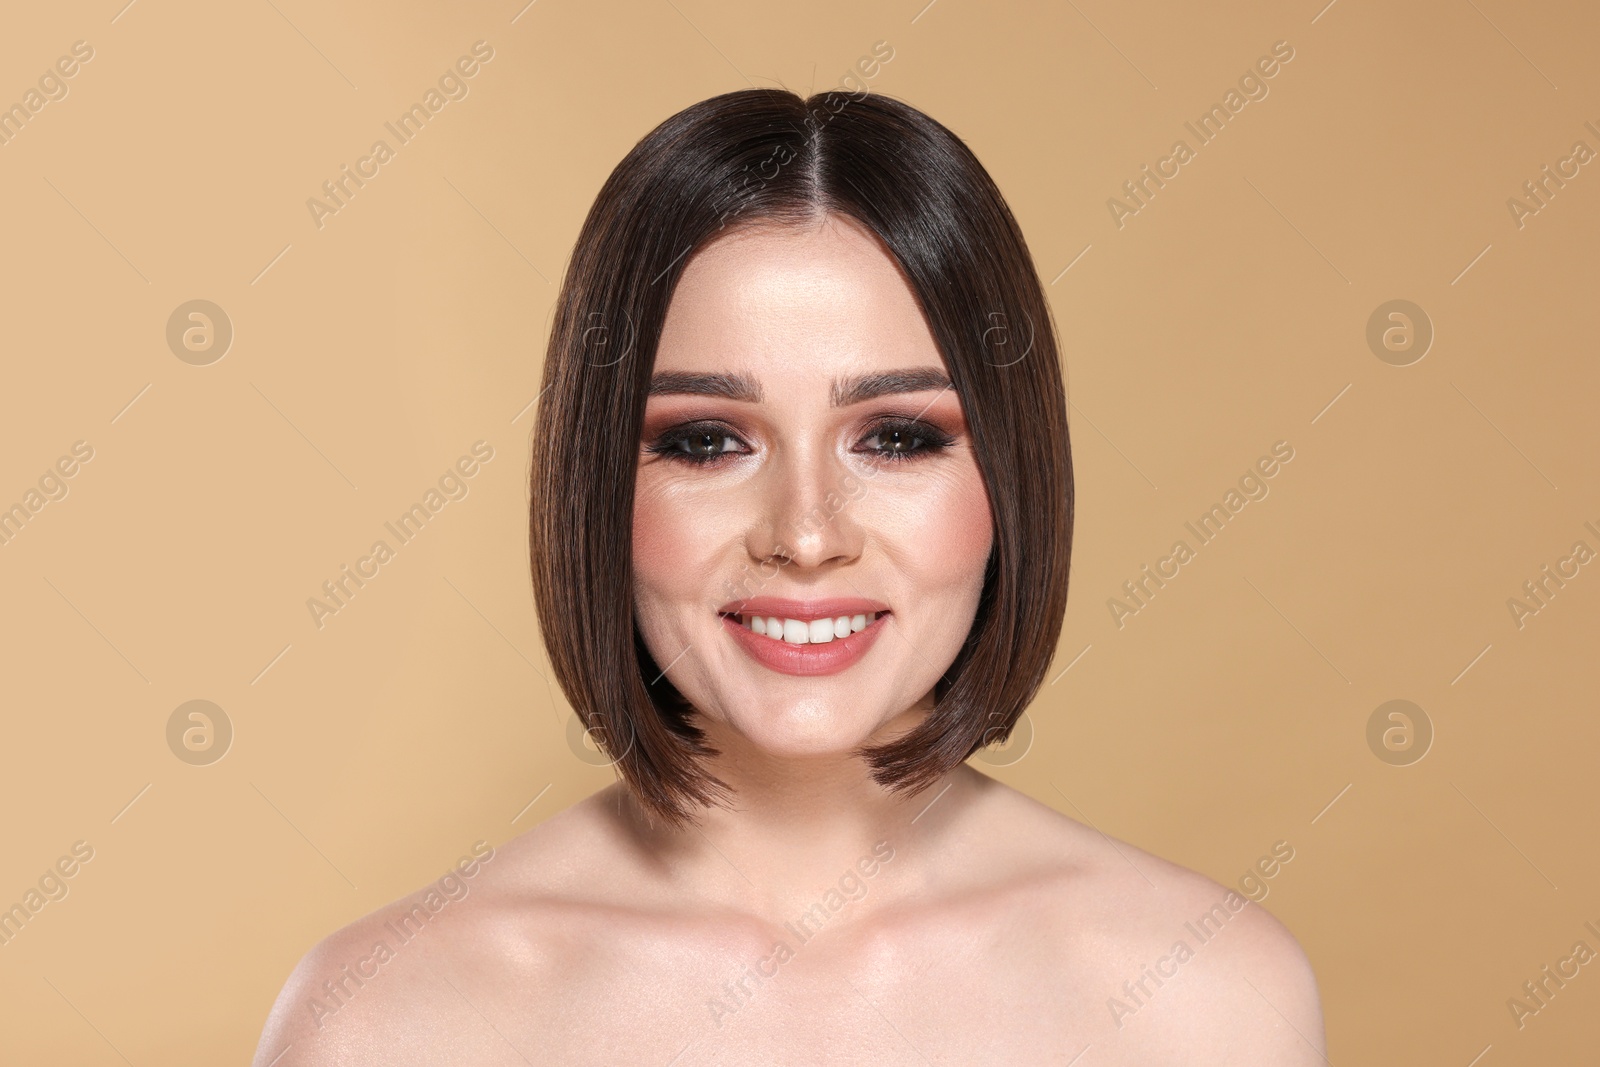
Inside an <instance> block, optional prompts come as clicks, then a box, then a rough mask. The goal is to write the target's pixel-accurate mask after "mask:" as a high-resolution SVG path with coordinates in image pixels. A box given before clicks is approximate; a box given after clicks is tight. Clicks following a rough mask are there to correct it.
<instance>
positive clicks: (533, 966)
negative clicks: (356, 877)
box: [253, 797, 604, 1067]
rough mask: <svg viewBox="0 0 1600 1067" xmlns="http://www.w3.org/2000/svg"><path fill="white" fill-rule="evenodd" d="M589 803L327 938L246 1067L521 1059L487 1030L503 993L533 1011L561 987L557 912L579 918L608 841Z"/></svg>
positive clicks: (465, 860) (467, 857)
mask: <svg viewBox="0 0 1600 1067" xmlns="http://www.w3.org/2000/svg"><path fill="white" fill-rule="evenodd" d="M596 803H597V798H596V797H591V798H589V799H588V800H585V801H582V802H580V803H579V804H577V805H574V806H573V807H572V808H569V809H567V810H566V811H564V812H562V813H560V814H558V815H556V816H554V817H552V818H551V819H549V820H547V821H546V822H544V823H542V824H540V825H538V826H536V827H534V828H533V829H531V830H529V831H527V832H526V833H523V834H522V835H520V836H518V837H516V838H514V839H512V840H511V841H508V842H506V843H505V844H503V845H501V846H498V847H495V846H491V845H489V844H488V843H487V842H485V841H479V842H476V843H475V844H474V845H473V846H472V848H471V850H470V851H469V852H467V853H465V854H463V855H462V856H461V857H460V858H459V859H458V860H457V861H456V862H455V863H454V864H452V865H451V866H450V867H448V868H447V869H446V870H445V871H443V872H442V873H441V874H440V876H439V877H438V878H437V879H435V880H434V881H433V882H431V883H429V884H427V885H425V886H422V887H421V888H419V889H417V890H415V891H414V892H411V893H408V894H406V895H405V896H403V897H400V898H399V899H397V900H394V901H392V902H390V903H388V904H386V905H384V906H383V907H380V908H378V909H377V910H375V911H373V912H372V913H371V914H369V915H365V916H362V917H361V918H359V919H357V920H355V921H354V922H352V923H350V924H349V925H347V926H345V927H343V928H341V929H339V930H337V931H335V932H334V933H332V934H329V935H328V936H327V937H325V938H324V939H323V940H322V941H321V942H319V943H318V944H317V945H316V946H315V947H313V948H312V949H311V950H310V951H309V952H307V953H306V954H305V956H304V957H303V958H302V959H301V960H300V962H299V963H298V964H297V965H296V967H295V968H294V970H293V972H292V973H291V974H290V975H289V978H288V980H287V981H286V982H285V983H284V986H283V989H282V991H281V992H280V993H279V994H278V998H277V1000H276V1002H275V1003H274V1004H273V1007H272V1011H271V1013H270V1015H269V1016H268V1018H267V1022H266V1026H265V1028H264V1030H263V1032H262V1035H261V1041H260V1043H259V1045H258V1046H257V1049H256V1055H255V1059H254V1061H253V1065H254V1067H268V1065H271V1067H334V1065H344V1064H369V1063H378V1062H381V1063H385V1064H396V1065H399V1064H410V1063H418V1064H422V1063H430V1062H438V1061H439V1056H440V1054H441V1042H444V1041H446V1040H448V1048H449V1050H450V1055H451V1056H453V1057H456V1058H459V1059H460V1060H461V1061H462V1062H479V1063H492V1062H499V1061H500V1060H501V1059H503V1058H505V1057H506V1056H507V1055H509V1054H511V1053H512V1052H513V1051H516V1050H515V1049H513V1048H509V1047H508V1046H507V1044H506V1041H507V1039H506V1037H505V1036H504V1034H502V1033H500V1032H499V1031H497V1030H496V1029H495V1027H494V1025H493V1022H492V1019H493V1018H494V1016H495V1013H496V1012H497V1011H500V1010H504V1007H505V1005H504V999H505V994H504V992H503V991H504V990H506V989H508V988H514V989H516V990H518V991H519V993H520V994H521V995H522V996H525V997H527V998H528V999H529V1000H531V1001H533V1002H535V1003H537V1002H538V1001H539V999H540V990H541V989H545V990H553V989H554V988H555V986H556V984H557V982H558V980H559V975H560V972H561V970H562V968H563V957H564V956H566V955H568V953H567V952H566V951H564V944H563V942H564V938H563V937H562V936H561V931H562V930H563V929H565V928H567V927H568V925H569V924H568V923H566V922H565V921H564V919H565V916H564V912H565V911H567V910H568V909H572V908H581V906H582V904H581V901H582V900H583V899H584V893H583V892H582V890H581V886H582V885H583V884H584V883H586V882H588V881H589V880H590V879H591V878H592V877H593V872H592V871H590V870H585V869H584V868H583V864H584V863H585V862H586V861H585V860H584V859H583V857H586V856H587V857H589V860H588V861H587V862H589V863H592V862H594V854H595V852H596V841H597V840H603V836H604V835H603V834H601V833H599V832H598V828H597V825H596V824H597V822H598V819H597V817H596V814H595V810H594V808H595V804H596ZM580 841H581V843H582V844H583V845H584V847H578V846H579V843H580ZM571 947H572V951H573V953H574V954H575V953H576V952H577V950H578V949H579V948H581V946H579V945H576V944H575V945H573V946H571ZM486 1022H487V1023H489V1025H484V1024H485V1023H486Z"/></svg>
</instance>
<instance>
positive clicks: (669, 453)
mask: <svg viewBox="0 0 1600 1067" xmlns="http://www.w3.org/2000/svg"><path fill="white" fill-rule="evenodd" d="M741 444H743V442H741V441H740V440H739V438H737V437H735V436H734V435H733V433H732V432H730V431H729V430H728V429H727V428H726V427H723V426H718V425H715V424H699V425H690V426H678V427H675V428H673V429H671V430H668V431H667V432H666V433H664V434H662V435H661V436H660V437H658V438H656V439H655V441H654V442H653V443H652V444H650V445H648V446H646V448H645V451H647V452H650V453H652V454H654V455H658V456H665V457H666V458H667V459H671V460H679V461H682V462H687V463H695V464H706V463H713V462H715V461H716V460H717V459H718V458H719V457H721V456H725V455H728V454H729V453H738V452H740V451H741V449H740V448H739V446H740V445H741Z"/></svg>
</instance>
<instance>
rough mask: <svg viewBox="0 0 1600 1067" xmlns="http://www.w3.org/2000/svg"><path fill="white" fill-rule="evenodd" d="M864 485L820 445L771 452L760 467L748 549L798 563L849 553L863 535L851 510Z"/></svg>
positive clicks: (813, 564)
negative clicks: (762, 468)
mask: <svg viewBox="0 0 1600 1067" xmlns="http://www.w3.org/2000/svg"><path fill="white" fill-rule="evenodd" d="M865 488H866V486H865V483H864V482H863V481H862V478H861V475H860V474H858V473H856V472H855V471H854V470H852V469H851V468H850V467H849V466H848V465H847V464H846V463H844V462H843V461H841V460H840V459H839V458H838V457H835V456H831V455H829V454H828V453H827V452H826V451H812V450H810V449H806V450H796V451H788V452H786V453H784V454H781V455H778V456H775V457H774V458H773V459H772V460H771V461H770V462H769V465H768V467H767V469H766V470H765V471H763V472H762V484H761V486H760V488H759V490H758V491H759V493H760V500H761V503H760V509H761V515H760V519H759V521H758V522H757V523H756V524H755V526H754V528H753V529H752V530H751V532H750V534H749V536H748V543H749V550H750V555H751V556H752V557H754V558H755V559H756V560H757V561H758V562H761V561H765V560H768V559H772V558H774V557H778V558H780V559H782V560H783V561H784V562H786V563H789V564H794V565H798V566H800V567H802V568H817V567H824V566H827V565H829V564H838V563H848V562H849V561H851V560H853V559H855V558H856V557H858V556H859V555H860V554H861V546H862V543H863V541H864V540H865V538H864V534H863V529H862V526H861V523H860V516H859V515H858V514H857V513H856V504H857V503H858V502H859V500H860V499H861V497H862V496H863V495H864V491H865Z"/></svg>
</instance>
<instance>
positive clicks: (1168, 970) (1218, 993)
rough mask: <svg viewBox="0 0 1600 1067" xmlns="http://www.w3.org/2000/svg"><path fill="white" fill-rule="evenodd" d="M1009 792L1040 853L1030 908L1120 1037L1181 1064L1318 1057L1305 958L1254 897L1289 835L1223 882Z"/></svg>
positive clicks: (1315, 1005) (1030, 883) (1262, 894)
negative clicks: (1236, 875)
mask: <svg viewBox="0 0 1600 1067" xmlns="http://www.w3.org/2000/svg"><path fill="white" fill-rule="evenodd" d="M1007 792H1008V793H1011V794H1013V795H1012V796H1010V797H1005V798H1003V800H1001V803H1003V804H1004V806H1005V808H1006V809H1007V812H1006V815H1007V824H1008V826H1011V827H1015V828H1017V829H1019V830H1020V831H1021V834H1022V835H1023V836H1022V837H1021V838H1019V840H1026V841H1028V842H1029V843H1030V848H1029V851H1030V852H1031V853H1032V854H1033V856H1035V857H1036V858H1037V863H1038V864H1039V867H1038V869H1037V871H1036V872H1035V873H1033V874H1032V875H1031V876H1030V877H1028V878H1026V879H1022V880H1020V881H1019V884H1021V885H1023V886H1025V888H1024V889H1023V890H1022V891H1023V892H1024V893H1025V894H1026V895H1025V901H1026V910H1027V911H1028V912H1030V913H1032V914H1034V915H1036V916H1039V917H1040V919H1039V921H1040V922H1041V923H1042V925H1043V928H1044V929H1046V930H1048V931H1050V933H1051V934H1052V935H1053V936H1050V937H1048V938H1046V939H1043V943H1045V944H1049V945H1052V946H1056V949H1055V950H1054V951H1058V952H1059V954H1060V956H1061V959H1060V960H1058V961H1056V962H1057V963H1059V965H1060V966H1061V967H1062V968H1063V969H1064V970H1067V971H1070V974H1071V975H1072V978H1071V982H1070V985H1071V989H1070V993H1071V995H1073V996H1074V998H1075V999H1079V1002H1081V1003H1088V1004H1090V1005H1092V1006H1093V1011H1092V1012H1091V1018H1095V1017H1098V1019H1099V1020H1100V1022H1102V1023H1104V1024H1105V1028H1106V1030H1107V1032H1108V1034H1110V1035H1114V1036H1113V1038H1112V1039H1113V1040H1114V1041H1116V1042H1118V1043H1124V1044H1126V1045H1127V1046H1128V1047H1129V1048H1130V1049H1133V1048H1137V1049H1138V1050H1139V1051H1140V1053H1141V1054H1146V1055H1148V1054H1154V1053H1156V1052H1160V1053H1163V1054H1173V1055H1177V1054H1179V1053H1181V1056H1180V1058H1181V1059H1182V1060H1183V1062H1187V1063H1211V1062H1217V1063H1220V1062H1236V1061H1239V1060H1246V1061H1253V1062H1270V1063H1273V1064H1296V1065H1297V1064H1302V1063H1304V1064H1321V1063H1323V1062H1324V1053H1325V1051H1326V1039H1325V1037H1324V1033H1323V1023H1322V1010H1321V1005H1320V1000H1319V995H1318V990H1317V982H1316V976H1315V973H1314V972H1313V970H1312V967H1311V963H1310V960H1309V959H1308V958H1307V956H1306V953H1305V951H1304V950H1303V949H1302V948H1301V946H1300V943H1299V942H1298V941H1297V940H1296V939H1295V937H1294V935H1293V934H1292V933H1290V931H1289V930H1288V928H1287V927H1285V926H1284V924H1283V923H1282V922H1280V921H1279V920H1278V919H1277V918H1276V917H1275V916H1274V915H1273V914H1272V913H1271V912H1270V911H1268V910H1267V909H1266V907H1265V906H1264V905H1263V903H1261V902H1262V901H1264V900H1266V899H1267V898H1268V897H1269V896H1270V895H1271V893H1272V891H1273V889H1274V888H1275V887H1276V886H1278V885H1282V884H1283V879H1284V877H1285V874H1286V873H1287V872H1291V871H1292V868H1293V860H1294V855H1295V852H1294V847H1293V845H1292V843H1290V842H1288V841H1275V842H1271V843H1270V844H1265V845H1264V847H1263V848H1262V850H1261V854H1260V855H1259V856H1254V857H1250V858H1249V859H1248V860H1247V861H1245V862H1242V863H1241V870H1240V874H1239V876H1238V878H1236V879H1235V880H1234V882H1233V883H1232V884H1229V885H1223V884H1221V883H1219V882H1217V881H1215V880H1213V879H1211V878H1209V877H1207V876H1205V875H1203V874H1200V873H1198V872H1196V871H1193V870H1190V869H1188V868H1186V867H1183V866H1181V865H1179V864H1176V863H1172V862H1170V861H1168V860H1165V859H1162V858H1161V857H1159V856H1156V855H1154V854H1152V853H1150V852H1147V851H1145V850H1144V849H1141V848H1139V847H1137V846H1135V845H1132V844H1130V843H1128V842H1126V841H1122V840H1119V839H1117V838H1115V837H1112V836H1110V835H1108V834H1105V833H1103V832H1101V830H1099V829H1097V828H1096V827H1094V826H1093V825H1092V824H1086V823H1084V822H1079V821H1078V820H1076V819H1073V818H1069V817H1068V816H1066V815H1063V814H1061V813H1059V812H1057V811H1055V810H1054V809H1052V808H1050V807H1048V806H1046V805H1043V804H1040V803H1038V802H1037V801H1033V800H1031V799H1029V798H1027V797H1025V796H1023V795H1022V794H1020V793H1016V792H1015V791H1013V790H1009V789H1007ZM1069 803H1070V802H1069ZM1012 832H1015V831H1014V830H1008V834H1009V833H1012Z"/></svg>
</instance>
